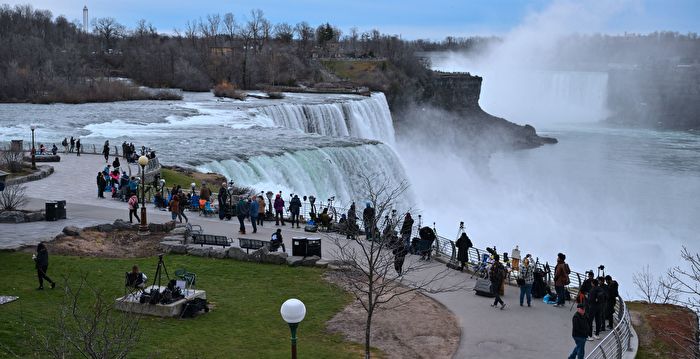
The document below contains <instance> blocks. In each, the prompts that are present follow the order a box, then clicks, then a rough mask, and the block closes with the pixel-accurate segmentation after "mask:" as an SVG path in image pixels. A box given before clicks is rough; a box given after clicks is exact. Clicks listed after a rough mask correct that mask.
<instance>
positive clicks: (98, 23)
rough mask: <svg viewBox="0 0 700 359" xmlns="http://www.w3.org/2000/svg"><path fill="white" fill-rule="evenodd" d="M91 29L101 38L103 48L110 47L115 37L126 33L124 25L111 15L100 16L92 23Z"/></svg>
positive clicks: (117, 37)
mask: <svg viewBox="0 0 700 359" xmlns="http://www.w3.org/2000/svg"><path fill="white" fill-rule="evenodd" d="M92 27H93V31H94V32H95V33H96V34H97V35H98V36H99V37H100V38H101V39H102V40H103V43H102V44H103V46H104V48H105V49H111V48H113V47H114V44H115V42H116V40H117V39H119V38H121V37H123V36H124V35H126V28H125V27H124V25H122V24H120V23H118V22H117V20H116V19H115V18H113V17H102V18H99V19H96V20H95V21H94V22H93V23H92Z"/></svg>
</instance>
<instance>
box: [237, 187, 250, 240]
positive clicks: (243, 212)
mask: <svg viewBox="0 0 700 359" xmlns="http://www.w3.org/2000/svg"><path fill="white" fill-rule="evenodd" d="M236 209H237V211H238V223H240V227H239V228H238V233H240V234H245V222H244V221H245V218H246V217H247V216H248V214H249V213H250V208H249V206H248V202H246V201H245V197H243V196H241V197H240V198H239V199H238V205H237V207H236Z"/></svg>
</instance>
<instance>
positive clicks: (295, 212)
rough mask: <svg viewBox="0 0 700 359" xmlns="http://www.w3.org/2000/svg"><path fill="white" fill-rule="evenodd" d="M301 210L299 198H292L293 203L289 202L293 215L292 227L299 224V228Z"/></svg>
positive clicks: (295, 196)
mask: <svg viewBox="0 0 700 359" xmlns="http://www.w3.org/2000/svg"><path fill="white" fill-rule="evenodd" d="M300 210H301V200H300V199H299V196H297V195H294V198H292V200H291V201H289V212H290V213H291V214H292V227H294V223H296V224H297V228H300V227H299V211H300Z"/></svg>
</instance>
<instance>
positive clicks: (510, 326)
mask: <svg viewBox="0 0 700 359" xmlns="http://www.w3.org/2000/svg"><path fill="white" fill-rule="evenodd" d="M53 165H54V167H55V172H54V174H53V175H51V176H49V177H48V178H46V179H43V180H40V181H36V182H31V183H28V184H27V192H28V194H29V195H30V196H31V197H32V200H31V202H30V204H29V207H30V208H37V209H38V208H43V205H44V202H45V201H46V200H61V199H63V200H66V201H67V214H68V218H69V219H67V220H60V221H56V222H35V223H24V224H0V248H13V247H17V246H20V245H34V244H36V243H38V242H39V241H41V240H48V239H50V238H52V237H53V236H55V235H56V234H58V233H60V232H61V230H62V229H63V227H64V226H67V225H77V226H80V227H84V226H89V225H94V224H99V223H111V222H113V221H114V220H115V219H117V218H121V219H125V220H128V210H127V206H126V203H124V202H120V201H116V200H112V199H109V198H108V199H97V192H96V185H95V176H96V174H97V172H98V171H100V170H102V168H103V166H104V162H103V159H102V157H101V156H94V155H85V156H81V157H74V156H68V157H66V158H64V159H63V161H62V162H60V163H56V164H53ZM188 216H189V218H190V222H191V223H194V224H199V225H201V226H202V227H203V228H204V230H205V232H206V233H210V234H219V235H225V236H228V237H232V238H237V237H238V220H236V219H235V218H234V219H233V220H231V221H220V220H219V219H218V217H208V218H206V217H202V216H198V215H197V214H195V213H192V214H191V215H189V214H188ZM148 219H149V221H151V222H158V223H162V222H165V221H168V220H170V213H169V212H166V211H158V210H155V209H153V206H151V205H149V206H148ZM246 227H247V231H248V233H249V234H247V235H246V237H248V238H256V239H263V240H269V238H270V236H271V234H272V232H273V231H274V230H275V229H276V228H282V234H283V236H284V238H285V240H284V241H285V246H286V250H287V253H289V254H291V251H292V249H291V238H292V237H295V236H303V237H306V236H309V237H310V236H311V235H309V233H305V232H303V230H302V229H293V228H291V226H290V225H289V224H287V226H284V227H282V226H280V227H276V226H275V225H274V222H266V223H265V225H264V226H263V227H262V228H260V227H259V228H258V233H257V234H252V233H250V232H251V226H250V222H246ZM313 236H314V237H320V238H322V243H323V244H322V249H323V256H324V257H325V258H330V257H331V256H332V255H333V252H334V246H333V245H332V241H331V240H330V239H328V238H327V237H325V236H324V235H323V234H320V233H314V234H313ZM324 238H325V240H324ZM407 260H408V261H415V260H417V258H416V256H409V257H408V258H407ZM444 268H445V266H444V264H441V263H439V262H437V261H434V262H433V263H432V264H431V265H429V266H427V268H425V269H424V270H423V272H422V273H421V274H420V275H424V276H425V277H426V278H427V277H428V276H432V275H434V274H435V273H438V272H440V271H442V270H444ZM416 275H419V274H416ZM407 281H408V282H410V281H411V278H407ZM474 283H475V280H473V279H470V278H469V275H468V274H464V273H460V272H457V271H451V272H450V273H449V274H448V276H447V277H446V278H445V279H443V283H441V285H444V286H449V285H452V284H455V285H460V286H462V288H465V289H462V290H459V291H456V292H448V293H440V294H434V295H431V296H432V297H433V298H435V299H436V300H437V301H439V302H441V303H442V304H444V305H445V306H446V307H447V308H448V309H449V310H451V311H452V312H453V313H454V314H455V315H456V316H457V318H458V319H459V323H460V326H461V329H462V338H461V342H460V346H459V350H458V352H457V353H456V355H455V357H456V358H543V357H557V358H561V357H565V356H567V355H568V354H569V352H570V351H571V349H573V346H574V342H573V340H572V339H571V317H572V316H573V314H574V313H573V312H570V311H569V308H568V307H567V308H553V307H552V306H551V305H547V304H544V303H543V302H542V301H541V300H539V299H534V298H533V306H532V307H530V308H528V307H527V306H525V307H520V306H519V304H518V293H519V290H518V288H516V287H507V288H506V295H505V297H504V298H503V299H504V301H505V302H506V303H507V306H506V309H505V310H499V309H495V308H492V307H490V304H491V303H492V302H493V299H491V298H485V297H480V296H476V295H475V294H474V291H472V290H471V288H473V286H474ZM415 325H418V326H420V323H416V324H415ZM596 343H597V342H589V344H588V345H587V347H588V348H589V349H592V348H593V346H594V345H595V344H596Z"/></svg>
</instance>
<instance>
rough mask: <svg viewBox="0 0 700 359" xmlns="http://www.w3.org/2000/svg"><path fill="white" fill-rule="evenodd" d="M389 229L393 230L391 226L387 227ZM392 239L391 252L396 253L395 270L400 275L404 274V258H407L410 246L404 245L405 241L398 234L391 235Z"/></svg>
mask: <svg viewBox="0 0 700 359" xmlns="http://www.w3.org/2000/svg"><path fill="white" fill-rule="evenodd" d="M387 228H389V230H391V231H392V234H393V230H392V229H391V227H387ZM391 238H392V241H391V242H390V245H391V248H392V249H391V252H392V253H393V254H394V270H395V271H396V274H398V275H399V276H402V275H403V263H404V260H405V259H406V254H407V253H408V247H406V246H405V245H404V241H403V240H401V239H399V238H398V237H396V236H393V235H392V236H391Z"/></svg>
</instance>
